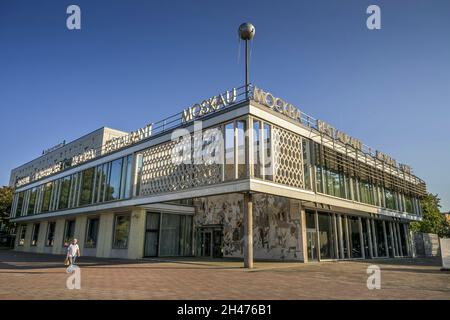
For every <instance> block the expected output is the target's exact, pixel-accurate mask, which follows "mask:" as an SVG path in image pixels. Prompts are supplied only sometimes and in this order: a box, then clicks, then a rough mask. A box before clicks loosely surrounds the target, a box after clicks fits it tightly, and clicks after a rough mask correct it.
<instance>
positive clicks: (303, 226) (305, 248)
mask: <svg viewBox="0 0 450 320" xmlns="http://www.w3.org/2000/svg"><path fill="white" fill-rule="evenodd" d="M300 228H301V233H302V254H303V262H308V235H307V234H306V212H305V208H304V207H301V209H300Z"/></svg>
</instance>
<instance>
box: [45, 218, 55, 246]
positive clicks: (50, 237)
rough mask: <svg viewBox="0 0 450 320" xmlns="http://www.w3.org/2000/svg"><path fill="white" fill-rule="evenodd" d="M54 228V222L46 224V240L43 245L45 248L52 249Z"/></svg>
mask: <svg viewBox="0 0 450 320" xmlns="http://www.w3.org/2000/svg"><path fill="white" fill-rule="evenodd" d="M55 227H56V222H49V223H48V229H47V240H46V242H45V245H46V246H47V247H53V241H54V238H55Z"/></svg>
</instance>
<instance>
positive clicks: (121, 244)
mask: <svg viewBox="0 0 450 320" xmlns="http://www.w3.org/2000/svg"><path fill="white" fill-rule="evenodd" d="M129 232H130V215H120V216H116V221H115V224H114V243H113V247H114V248H118V249H125V248H127V247H128V236H129Z"/></svg>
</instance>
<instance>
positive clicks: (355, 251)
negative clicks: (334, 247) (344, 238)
mask: <svg viewBox="0 0 450 320" xmlns="http://www.w3.org/2000/svg"><path fill="white" fill-rule="evenodd" d="M348 228H349V235H350V253H351V257H352V258H361V257H362V251H361V237H360V232H359V221H358V218H356V217H348Z"/></svg>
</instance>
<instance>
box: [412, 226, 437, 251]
mask: <svg viewBox="0 0 450 320" xmlns="http://www.w3.org/2000/svg"><path fill="white" fill-rule="evenodd" d="M412 239H413V247H414V253H415V256H418V257H434V256H438V255H439V254H440V251H439V237H438V235H437V234H433V233H422V232H414V233H413V236H412Z"/></svg>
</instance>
